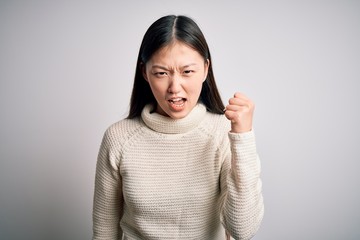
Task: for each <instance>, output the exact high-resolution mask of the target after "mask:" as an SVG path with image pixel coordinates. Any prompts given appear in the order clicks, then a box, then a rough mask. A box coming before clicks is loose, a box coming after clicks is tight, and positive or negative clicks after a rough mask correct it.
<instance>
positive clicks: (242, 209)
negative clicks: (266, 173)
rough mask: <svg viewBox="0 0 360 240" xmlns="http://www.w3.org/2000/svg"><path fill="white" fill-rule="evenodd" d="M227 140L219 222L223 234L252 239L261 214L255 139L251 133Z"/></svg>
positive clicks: (231, 136) (222, 174)
mask: <svg viewBox="0 0 360 240" xmlns="http://www.w3.org/2000/svg"><path fill="white" fill-rule="evenodd" d="M228 137H229V140H230V151H229V150H225V152H226V153H225V160H224V162H223V166H222V170H221V187H222V192H223V208H222V222H223V224H224V227H225V229H226V231H227V232H228V233H229V234H230V235H231V236H232V237H233V238H235V239H236V240H240V239H241V240H244V239H251V238H252V237H253V236H254V235H255V233H256V232H257V230H258V229H259V227H260V224H261V221H262V218H263V215H264V204H263V197H262V192H261V188H262V186H261V180H260V160H259V158H258V155H257V152H256V145H255V136H254V133H253V131H251V132H247V133H240V134H237V133H228ZM227 149H229V146H227Z"/></svg>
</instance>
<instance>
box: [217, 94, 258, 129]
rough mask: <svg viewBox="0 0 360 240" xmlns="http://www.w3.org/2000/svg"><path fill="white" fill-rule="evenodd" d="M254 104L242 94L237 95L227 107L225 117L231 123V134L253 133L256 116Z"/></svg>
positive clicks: (230, 100)
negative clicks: (254, 115)
mask: <svg viewBox="0 0 360 240" xmlns="http://www.w3.org/2000/svg"><path fill="white" fill-rule="evenodd" d="M254 109H255V105H254V103H253V102H252V101H251V100H250V99H249V98H248V97H246V96H245V95H244V94H242V93H239V92H237V93H235V94H234V97H232V98H230V99H229V104H228V105H227V106H226V107H225V109H224V110H225V116H226V118H227V119H229V120H230V121H231V132H233V133H244V132H248V131H251V129H252V120H253V114H254Z"/></svg>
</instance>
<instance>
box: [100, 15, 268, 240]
mask: <svg viewBox="0 0 360 240" xmlns="http://www.w3.org/2000/svg"><path fill="white" fill-rule="evenodd" d="M253 111H254V105H253V103H252V102H251V101H250V100H249V99H248V98H247V97H245V96H244V95H243V94H241V93H236V94H235V95H234V97H232V98H231V99H230V100H229V104H228V105H227V106H226V108H224V105H223V103H222V101H221V98H220V95H219V92H218V90H217V87H216V84H215V79H214V75H213V71H212V66H211V57H210V52H209V49H208V46H207V43H206V41H205V38H204V36H203V34H202V32H201V30H200V29H199V27H198V26H197V25H196V23H195V22H194V21H193V20H192V19H190V18H188V17H185V16H165V17H162V18H160V19H158V20H157V21H155V22H154V23H153V24H152V25H151V26H150V27H149V29H148V30H147V32H146V33H145V36H144V39H143V41H142V44H141V47H140V52H139V56H138V60H137V66H136V74H135V81H134V86H133V92H132V97H131V102H130V112H129V116H128V117H127V118H126V119H123V120H121V121H119V122H117V123H115V124H113V125H112V126H110V127H109V128H108V129H107V131H106V132H105V134H104V138H103V141H102V144H101V147H100V151H99V156H98V162H97V168H96V180H95V194H94V209H93V224H94V225H93V239H186V240H189V239H196V240H199V239H204V240H205V239H206V240H212V239H214V240H218V239H230V236H231V237H233V238H235V239H250V238H251V237H252V236H253V235H254V234H255V233H256V231H257V230H258V228H259V226H260V223H261V221H262V217H263V199H262V194H261V181H260V178H259V175H260V162H259V159H258V157H257V153H256V146H255V139H254V133H253V131H252V117H253ZM224 115H225V117H224Z"/></svg>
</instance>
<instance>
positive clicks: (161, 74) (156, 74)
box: [154, 72, 167, 77]
mask: <svg viewBox="0 0 360 240" xmlns="http://www.w3.org/2000/svg"><path fill="white" fill-rule="evenodd" d="M154 74H155V76H157V77H163V76H166V75H167V72H156V73H154Z"/></svg>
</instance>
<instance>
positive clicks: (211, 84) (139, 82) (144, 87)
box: [128, 15, 224, 118]
mask: <svg viewBox="0 0 360 240" xmlns="http://www.w3.org/2000/svg"><path fill="white" fill-rule="evenodd" d="M175 40H176V41H180V42H182V43H185V44H186V45H188V46H189V47H191V48H193V49H194V50H196V51H197V52H198V53H199V54H200V55H201V56H202V57H203V58H204V60H205V61H206V60H207V59H209V61H210V66H209V70H208V75H207V77H206V80H205V81H204V82H203V85H202V89H201V93H200V98H199V100H200V101H201V102H202V103H203V104H204V105H205V106H206V109H207V111H209V112H212V113H217V114H223V109H224V104H223V102H222V100H221V97H220V93H219V91H218V89H217V86H216V83H215V77H214V73H213V70H212V60H211V56H210V51H209V47H208V45H207V43H206V40H205V37H204V35H203V33H202V32H201V30H200V28H199V26H198V25H197V24H196V23H195V22H194V20H192V19H191V18H189V17H186V16H181V15H180V16H175V15H168V16H164V17H161V18H159V19H158V20H156V21H155V22H154V23H153V24H152V25H151V26H150V27H149V28H148V30H147V31H146V33H145V35H144V38H143V41H142V43H141V46H140V51H139V55H138V59H137V65H136V72H135V79H134V85H133V90H132V95H131V99H130V111H129V115H128V118H135V117H138V116H140V115H141V112H142V110H143V108H144V106H145V105H146V104H148V103H153V104H156V100H155V97H154V95H153V93H152V91H151V88H150V85H149V84H148V82H147V81H146V80H145V79H144V77H143V74H142V66H143V64H146V63H147V62H148V61H149V60H150V58H151V57H152V55H153V54H154V53H155V52H156V51H158V50H159V49H160V48H162V47H165V46H167V45H169V44H171V43H172V42H174V41H175Z"/></svg>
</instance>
